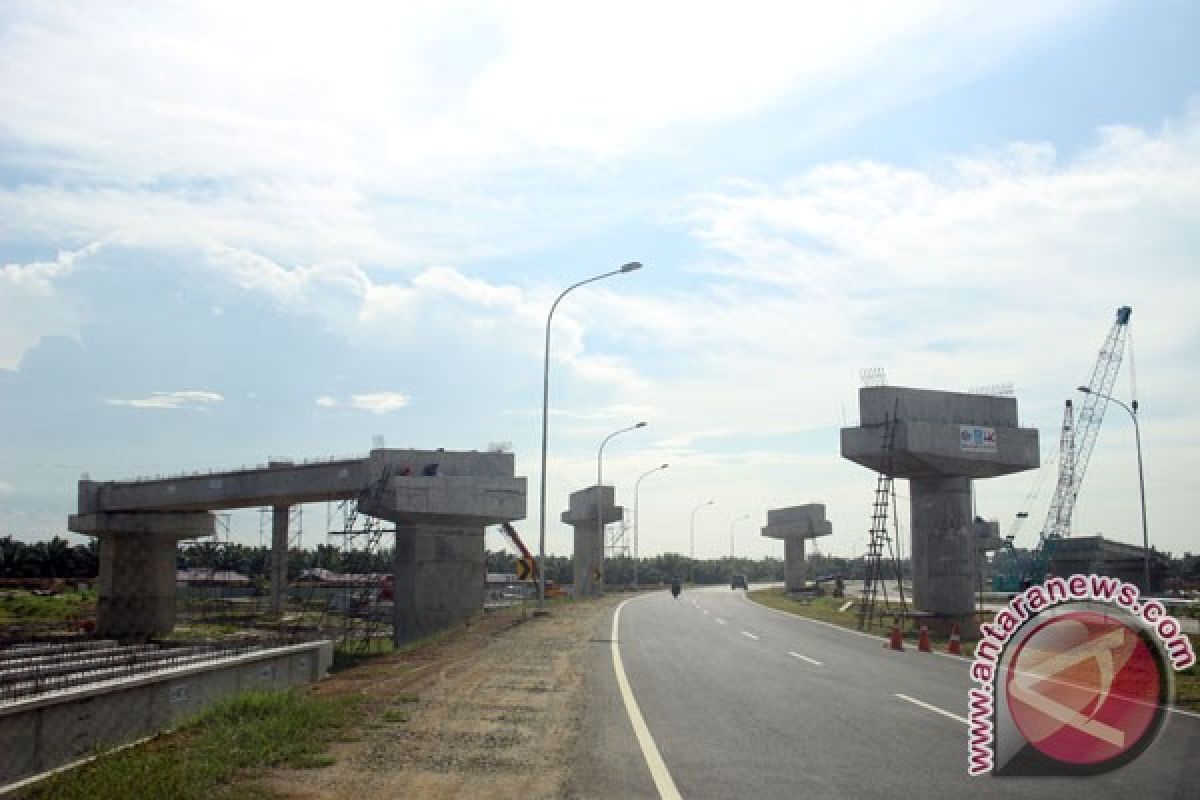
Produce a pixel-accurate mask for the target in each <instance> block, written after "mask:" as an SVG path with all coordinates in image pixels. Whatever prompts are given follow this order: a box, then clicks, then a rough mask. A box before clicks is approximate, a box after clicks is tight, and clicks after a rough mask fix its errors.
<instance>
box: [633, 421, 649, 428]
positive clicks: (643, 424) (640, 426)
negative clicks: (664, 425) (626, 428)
mask: <svg viewBox="0 0 1200 800" xmlns="http://www.w3.org/2000/svg"><path fill="white" fill-rule="evenodd" d="M633 427H635V428H644V427H646V423H644V422H639V423H638V424H637V425H634V426H633Z"/></svg>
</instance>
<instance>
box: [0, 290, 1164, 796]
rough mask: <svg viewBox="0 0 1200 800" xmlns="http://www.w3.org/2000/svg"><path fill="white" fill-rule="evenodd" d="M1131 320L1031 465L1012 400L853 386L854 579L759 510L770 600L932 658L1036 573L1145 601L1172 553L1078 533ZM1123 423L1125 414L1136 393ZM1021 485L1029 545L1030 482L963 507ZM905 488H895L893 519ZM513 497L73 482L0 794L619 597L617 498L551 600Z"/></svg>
mask: <svg viewBox="0 0 1200 800" xmlns="http://www.w3.org/2000/svg"><path fill="white" fill-rule="evenodd" d="M1131 314H1132V311H1131V309H1130V308H1128V307H1122V308H1120V309H1118V310H1117V313H1116V318H1115V320H1114V322H1113V323H1112V326H1111V328H1110V330H1109V331H1108V333H1107V335H1106V336H1105V338H1104V340H1103V343H1102V345H1101V347H1100V350H1099V353H1098V356H1097V358H1096V360H1095V363H1094V365H1093V366H1092V369H1091V379H1090V381H1089V383H1088V384H1087V385H1086V386H1080V387H1078V390H1077V392H1076V394H1074V395H1072V396H1070V397H1067V398H1066V399H1065V402H1064V412H1063V421H1062V426H1061V430H1060V431H1059V432H1058V435H1057V437H1056V438H1057V442H1058V447H1057V450H1056V451H1055V452H1054V453H1052V454H1051V455H1050V456H1049V457H1048V458H1046V459H1045V460H1044V461H1043V459H1042V450H1043V448H1042V444H1041V442H1040V439H1039V432H1038V430H1036V429H1035V428H1029V427H1022V426H1021V425H1020V421H1019V419H1018V414H1017V400H1016V398H1015V397H1014V396H1012V391H1011V389H1010V388H1005V387H999V388H997V387H988V388H985V389H982V390H978V391H973V392H949V391H941V390H933V389H914V388H906V387H898V386H890V385H888V384H887V382H886V378H885V377H884V373H883V371H882V370H870V371H864V374H863V383H864V385H863V386H862V387H861V388H860V390H859V396H858V401H859V425H858V426H856V427H846V428H843V429H842V430H841V432H840V435H841V456H842V457H843V458H845V459H848V460H850V461H852V462H854V463H856V464H859V465H861V466H864V467H866V468H868V469H869V470H871V471H873V472H875V473H876V478H875V486H874V489H873V492H872V493H871V496H870V503H869V510H870V513H869V530H868V534H867V537H866V541H865V543H864V544H865V547H864V556H863V559H862V574H861V576H860V577H859V578H857V579H851V576H849V575H843V574H828V573H827V574H824V575H821V574H815V572H814V569H813V568H812V567H811V566H810V562H811V563H816V560H815V558H814V555H819V553H817V552H816V547H817V541H818V539H819V538H821V537H827V536H829V535H831V534H832V532H833V530H832V525H831V523H830V522H829V521H828V519H827V518H826V507H825V505H824V504H822V503H806V504H803V505H797V506H790V507H785V508H776V509H769V510H766V514H765V523H766V524H765V525H764V526H763V527H762V529H761V534H762V536H763V537H766V538H769V539H773V540H778V539H782V540H783V543H784V545H783V551H784V558H783V562H782V565H783V574H782V578H783V580H782V592H783V593H784V594H785V595H787V596H790V597H792V598H800V599H803V598H811V597H814V596H821V595H825V594H832V596H833V597H836V598H838V599H839V600H842V599H844V601H845V602H844V604H842V605H841V606H840V608H839V611H840V612H841V613H843V614H847V615H851V616H853V618H854V619H855V620H856V622H857V627H858V628H859V629H860V630H864V631H871V632H875V633H880V634H885V633H887V632H888V631H889V630H890V631H891V636H892V640H893V643H895V642H896V637H898V636H899V637H904V636H912V637H915V636H917V634H918V632H919V634H920V637H921V645H922V649H928V647H929V645H928V642H927V640H926V637H927V636H928V635H933V636H936V637H941V638H942V639H946V638H947V637H949V638H950V639H951V640H952V641H953V642H954V643H955V644H956V645H957V643H958V642H959V641H971V640H972V639H973V638H974V637H975V636H976V635H977V633H978V629H979V625H980V624H981V622H983V621H986V620H988V619H990V615H991V614H992V613H994V611H995V609H996V608H997V607H998V604H999V603H1001V602H1003V601H1004V600H1006V599H1007V597H1008V596H1009V595H1010V594H1011V593H1013V592H1016V591H1019V590H1020V589H1022V588H1026V587H1028V586H1030V585H1031V584H1033V583H1038V582H1041V581H1042V580H1044V579H1045V578H1047V577H1048V576H1052V575H1056V574H1057V575H1070V574H1073V573H1076V572H1094V573H1100V574H1105V575H1114V576H1116V577H1120V578H1122V579H1124V580H1127V581H1130V582H1132V583H1136V584H1138V585H1139V586H1141V587H1142V589H1143V590H1144V591H1145V592H1147V593H1149V592H1152V591H1156V590H1158V589H1159V588H1161V585H1162V580H1163V574H1164V570H1165V560H1164V559H1162V558H1160V557H1159V556H1158V555H1157V554H1156V553H1155V552H1154V551H1152V550H1147V549H1146V548H1143V547H1138V546H1136V545H1132V544H1127V543H1124V542H1117V541H1113V540H1110V539H1107V538H1105V537H1103V536H1072V528H1071V520H1072V514H1073V511H1074V509H1075V505H1076V500H1077V498H1078V496H1079V493H1080V488H1081V486H1082V484H1083V480H1084V477H1085V476H1086V474H1087V468H1088V464H1089V462H1090V460H1091V456H1092V453H1093V450H1094V448H1095V445H1096V441H1097V439H1098V436H1099V434H1100V431H1101V425H1102V422H1103V420H1104V418H1105V412H1106V410H1107V407H1108V404H1109V403H1110V402H1117V403H1119V402H1120V401H1117V400H1116V399H1115V398H1113V397H1112V393H1113V392H1114V391H1115V383H1116V380H1117V377H1118V375H1119V374H1120V369H1121V365H1122V362H1123V361H1124V360H1125V358H1126V352H1127V350H1129V359H1128V360H1129V361H1130V362H1132V352H1131V345H1130V343H1129V338H1130V337H1129V323H1130V318H1131ZM1130 376H1131V378H1132V369H1130ZM1131 385H1132V380H1131ZM1121 405H1124V404H1121ZM1127 410H1128V411H1129V412H1130V414H1131V415H1133V416H1134V418H1135V421H1136V412H1137V401H1136V399H1134V400H1132V402H1131V404H1130V406H1128V407H1127ZM378 444H381V442H379V443H378ZM1139 456H1140V454H1139ZM1139 463H1140V462H1139ZM666 466H667V465H666V464H664V465H662V467H660V468H657V469H665V468H666ZM1031 470H1038V479H1037V482H1036V483H1037V485H1038V486H1040V485H1041V484H1043V483H1046V480H1045V478H1046V476H1047V475H1049V474H1051V473H1053V474H1054V475H1055V478H1054V480H1053V486H1054V491H1053V495H1052V497H1051V498H1050V499H1049V503H1048V511H1047V512H1046V514H1045V516H1044V522H1043V524H1042V526H1041V528H1040V530H1039V531H1038V532H1037V537H1036V542H1035V543H1034V544H1033V545H1032V546H1023V545H1026V544H1027V542H1026V541H1025V539H1026V538H1028V535H1026V536H1025V537H1022V527H1023V523H1025V521H1026V520H1027V519H1028V518H1029V517H1030V515H1031V514H1033V513H1034V512H1035V508H1034V506H1035V505H1036V504H1037V502H1038V497H1039V491H1038V489H1037V488H1036V486H1035V489H1034V490H1032V491H1031V492H1030V493H1029V495H1028V496H1027V498H1026V500H1027V503H1028V506H1029V510H1027V511H1022V512H1021V513H1020V514H1018V515H1017V519H1016V520H1015V521H1014V523H1013V524H1012V525H1010V526H1006V527H1005V528H1004V529H1002V528H1001V525H1000V524H999V523H998V522H996V521H994V520H993V521H988V520H986V519H985V518H984V514H983V513H981V512H980V511H979V509H977V508H976V502H975V493H974V489H973V482H974V481H976V480H980V479H986V478H994V477H998V476H1001V475H1007V474H1013V473H1018V472H1022V471H1031ZM653 471H657V470H652V472H653ZM647 474H649V473H647ZM900 479H907V480H908V481H909V487H908V495H907V497H908V500H909V516H908V519H907V520H903V521H902V520H901V517H900V511H899V503H898V495H897V481H898V480H900ZM525 483H526V480H525V478H523V477H520V476H516V475H515V474H514V458H513V455H512V454H511V453H509V452H503V451H499V450H497V451H489V452H476V451H470V452H466V451H446V450H436V451H432V450H395V449H385V448H382V447H379V448H377V449H374V450H372V451H371V452H370V454H369V455H367V456H365V457H359V458H338V459H330V460H317V461H305V462H299V463H297V462H294V461H291V460H271V461H269V462H268V463H266V464H263V465H260V466H258V467H254V468H242V469H238V470H232V471H209V472H192V473H188V474H179V475H169V476H156V477H153V478H135V479H130V480H110V481H93V480H90V479H86V478H85V479H84V480H81V481H80V482H79V484H78V509H77V513H75V514H73V515H72V516H71V517H70V520H69V528H70V530H71V531H73V532H75V533H79V534H84V535H86V536H89V537H93V538H94V539H95V540H96V541H97V542H98V551H97V552H98V565H99V567H98V576H97V577H96V579H95V583H94V597H95V603H94V609H93V610H92V611H91V612H90V613H82V614H76V615H73V616H70V617H69V618H66V619H64V620H61V621H60V622H59V623H58V624H55V625H50V626H43V627H41V628H38V627H30V626H25V627H21V626H17V627H11V628H9V629H7V630H6V631H5V636H4V639H3V640H2V641H0V751H2V752H6V753H7V754H8V756H7V757H6V758H5V759H4V762H3V766H2V767H0V786H5V785H12V786H18V785H21V784H22V782H24V781H27V780H29V779H31V778H33V777H35V776H38V775H41V774H44V773H47V772H48V771H52V770H55V769H58V768H61V767H64V766H67V765H70V764H72V763H75V762H77V761H79V760H81V759H84V758H86V757H87V756H88V754H89V753H91V752H93V751H94V750H95V749H96V748H104V747H111V746H114V745H118V744H123V743H128V742H131V741H136V740H139V739H141V738H144V737H146V736H151V735H153V734H155V733H156V732H158V731H161V730H166V729H169V728H171V727H173V726H174V725H176V724H178V723H179V722H180V721H182V720H185V719H188V718H190V717H191V716H193V715H195V714H196V713H198V712H200V711H202V710H203V709H205V708H206V707H208V706H209V705H211V704H212V703H214V702H217V701H219V700H220V699H221V698H222V697H225V696H228V695H230V694H234V693H237V692H242V691H246V690H249V689H287V688H291V687H299V686H305V685H307V684H311V683H315V682H317V681H321V680H322V679H324V678H325V677H326V676H327V675H328V673H329V670H330V668H331V667H332V666H333V665H334V662H335V658H343V659H344V658H353V657H355V656H366V655H370V654H376V653H384V652H389V651H392V650H394V649H398V648H401V647H402V646H404V645H406V644H409V643H413V642H418V641H421V640H423V639H426V638H428V637H431V636H434V635H437V634H439V633H440V632H443V631H447V630H451V629H455V628H458V627H460V626H462V625H464V624H470V623H471V621H472V620H474V619H476V618H477V617H478V615H480V614H482V613H483V612H484V610H485V609H499V608H505V607H511V606H514V605H517V606H519V607H520V615H521V616H520V618H521V619H526V618H527V613H526V612H527V610H528V604H529V603H531V602H533V601H538V600H539V597H540V596H543V593H544V598H549V599H551V600H553V599H556V598H563V597H573V598H575V599H576V600H585V599H587V598H599V597H601V596H602V595H604V594H605V592H606V590H607V591H611V590H612V589H613V588H616V587H614V586H613V585H612V583H611V582H610V581H609V580H607V578H606V567H607V565H608V564H611V563H614V559H628V557H629V544H630V543H629V538H628V535H627V525H626V519H625V513H624V512H625V509H623V508H622V507H621V506H619V505H617V504H616V495H615V491H614V489H613V488H612V487H610V486H605V485H601V484H599V483H598V484H597V485H594V486H589V487H585V488H582V489H580V490H578V491H575V492H573V493H572V494H571V495H570V496H569V498H568V499H567V508H566V510H564V511H563V512H562V513H561V520H562V522H563V523H566V524H567V525H570V526H571V527H572V528H573V531H574V547H573V569H572V574H573V576H574V577H573V581H572V584H571V585H570V586H562V585H559V584H557V583H555V582H554V581H547V580H545V575H544V574H543V570H542V569H541V565H540V564H539V561H538V559H537V558H536V557H535V555H534V554H533V553H532V552H531V550H530V549H529V547H528V546H527V545H526V543H525V542H524V541H523V539H522V538H521V536H520V535H519V534H518V532H517V530H516V529H515V528H514V527H513V525H512V522H514V521H517V520H521V519H523V518H524V517H525V516H526V486H525ZM306 505H307V506H308V507H309V508H310V512H309V516H308V519H309V521H310V522H309V527H310V531H311V527H312V524H311V520H312V519H313V518H314V517H319V516H320V514H319V513H313V510H312V509H314V507H315V508H317V509H320V508H322V507H323V510H324V525H323V529H322V530H321V531H320V535H321V536H323V539H324V541H323V543H322V544H321V545H320V546H318V547H317V548H316V550H315V556H314V560H313V561H312V562H310V563H309V566H307V567H305V568H303V569H296V568H295V566H294V565H293V567H292V568H291V569H290V570H289V556H290V555H291V554H294V553H296V552H300V551H301V550H302V546H303V537H304V525H305V517H304V515H303V512H302V509H303V508H304V507H305V506H306ZM635 505H636V500H635ZM234 509H257V510H258V513H259V520H260V522H259V535H260V541H261V542H262V543H263V544H264V546H265V545H266V543H267V542H269V551H268V552H269V555H268V557H267V562H266V564H265V565H264V568H263V572H264V573H265V575H266V576H268V580H267V581H266V583H265V585H259V586H256V585H254V583H253V582H252V581H251V579H250V578H249V577H247V576H246V575H244V574H242V573H239V572H238V571H236V570H235V569H229V568H222V569H218V567H217V566H216V564H217V563H218V562H220V561H221V559H220V558H219V554H220V553H221V551H222V550H224V549H227V548H233V547H235V546H236V543H235V542H234V541H233V540H232V537H231V534H230V525H229V516H228V515H229V512H230V511H231V510H234ZM693 518H694V513H693ZM489 526H499V530H501V531H502V532H503V535H504V536H505V537H506V540H507V541H508V542H509V543H510V544H511V547H512V548H513V550H514V551H515V552H516V557H515V560H514V562H513V563H514V564H515V572H514V573H513V574H511V575H489V574H488V572H487V568H486V566H485V563H484V555H485V548H484V531H485V529H486V528H488V527H489ZM731 535H732V526H731ZM309 536H310V543H311V540H312V534H311V533H310V534H309ZM635 537H636V528H635ZM635 541H636V540H635ZM186 542H191V543H196V542H202V543H203V544H202V547H203V549H202V550H196V549H192V550H189V551H187V552H189V553H190V555H191V557H192V560H203V561H206V562H207V565H206V566H203V565H201V566H197V565H195V564H190V565H188V566H183V567H181V566H180V562H181V553H182V552H184V551H182V550H180V549H179V548H180V546H181V543H186ZM806 543H808V545H809V547H811V548H812V550H813V552H810V553H809V554H808V557H806V552H805V550H806ZM196 546H197V545H189V547H193V548H195V547H196ZM198 553H200V554H201V556H202V557H199V556H197V554H198ZM634 563H635V565H636V563H637V562H636V561H635V562H634ZM728 564H729V567H728V568H729V571H730V573H731V574H730V575H728V576H725V575H722V576H721V577H720V578H719V580H722V581H725V580H731V581H732V583H731V586H732V587H733V588H735V589H736V588H747V584H746V579H745V576H744V575H738V574H737V573H736V570H735V561H734V559H733V553H732V552H731V557H730V559H729V562H728ZM354 565H357V568H356V569H354V568H353V566H354ZM689 566H690V568H691V570H692V573H693V574H694V569H695V565H694V564H691V565H689ZM333 567H338V569H334V568H333ZM659 580H660V581H661V580H663V576H661V575H660V576H659ZM632 583H633V587H625V588H637V583H638V579H637V572H636V566H635V572H634V578H633V581H632ZM739 583H740V586H739ZM676 594H678V589H677V590H676ZM539 607H540V602H539ZM506 624H507V623H506ZM501 627H503V626H501ZM896 649H900V648H898V647H897V648H896ZM572 680H575V678H572Z"/></svg>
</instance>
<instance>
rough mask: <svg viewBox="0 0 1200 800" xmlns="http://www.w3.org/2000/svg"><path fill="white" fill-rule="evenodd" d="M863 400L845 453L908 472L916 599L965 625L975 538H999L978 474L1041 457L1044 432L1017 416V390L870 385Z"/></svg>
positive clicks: (845, 438) (937, 619)
mask: <svg viewBox="0 0 1200 800" xmlns="http://www.w3.org/2000/svg"><path fill="white" fill-rule="evenodd" d="M858 405H859V426H858V427H857V428H843V429H842V432H841V433H842V437H841V438H842V457H843V458H847V459H849V460H851V461H854V462H855V463H857V464H861V465H863V466H864V467H868V468H869V469H872V470H875V471H876V472H879V473H882V474H884V475H888V476H891V477H892V478H908V479H909V497H910V507H911V521H912V524H911V526H910V527H911V531H912V548H911V550H910V552H911V553H912V568H913V605H914V606H916V608H917V609H919V610H921V611H927V612H929V613H930V614H932V615H933V619H932V620H931V621H930V627H931V628H933V629H948V628H949V626H952V625H954V624H960V625H962V626H963V630H964V631H966V630H968V629H969V625H970V623H971V621H972V618H971V617H970V615H971V614H972V613H973V611H974V592H975V589H976V588H977V585H978V583H977V580H976V578H975V574H976V572H975V570H976V567H975V562H976V552H977V550H978V548H979V547H980V545H979V544H978V543H977V539H979V538H980V537H979V534H980V533H982V534H983V540H984V544H983V546H984V547H986V546H989V545H993V546H994V545H995V542H994V541H993V540H994V538H996V537H993V536H992V531H993V530H994V528H992V527H991V526H985V529H978V528H977V527H976V526H975V525H974V517H973V514H972V505H971V481H972V480H973V479H981V478H995V477H999V476H1001V475H1010V474H1012V473H1015V472H1021V471H1023V470H1027V469H1033V468H1035V467H1037V465H1038V432H1037V430H1035V429H1032V428H1022V427H1020V426H1019V424H1018V421H1017V401H1016V400H1015V399H1014V398H1012V397H996V396H991V395H985V394H962V393H959V392H939V391H934V390H930V389H909V388H905V387H900V386H868V387H864V388H862V389H860V390H859V392H858ZM865 501H866V496H865V494H864V505H865V504H866V503H865Z"/></svg>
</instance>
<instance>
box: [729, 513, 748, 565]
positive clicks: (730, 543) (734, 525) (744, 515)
mask: <svg viewBox="0 0 1200 800" xmlns="http://www.w3.org/2000/svg"><path fill="white" fill-rule="evenodd" d="M744 519H750V515H749V514H742V515H741V516H740V517H734V518H733V521H732V522H730V523H729V568H730V569H731V570H732V569H733V552H734V551H733V529H734V528H735V527H736V526H737V524H738V523H739V522H741V521H742V520H744Z"/></svg>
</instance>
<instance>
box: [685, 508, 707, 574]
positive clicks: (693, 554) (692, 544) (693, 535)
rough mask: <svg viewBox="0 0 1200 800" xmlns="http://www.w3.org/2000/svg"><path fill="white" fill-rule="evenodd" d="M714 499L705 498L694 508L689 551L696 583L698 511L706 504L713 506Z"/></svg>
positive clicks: (690, 567) (690, 563) (691, 570)
mask: <svg viewBox="0 0 1200 800" xmlns="http://www.w3.org/2000/svg"><path fill="white" fill-rule="evenodd" d="M712 504H713V501H712V500H705V501H704V502H703V503H701V504H700V505H698V506H696V507H695V508H693V509H692V524H691V534H690V536H689V542H690V544H689V548H690V549H689V551H688V569H689V571H690V572H691V573H692V578H691V579H692V583H693V584H695V583H696V512H697V511H699V510H700V509H702V508H704V507H705V506H711V505H712Z"/></svg>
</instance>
